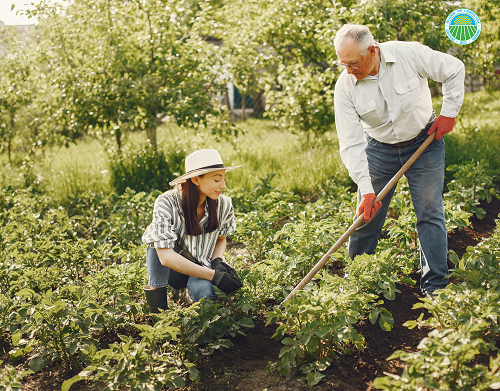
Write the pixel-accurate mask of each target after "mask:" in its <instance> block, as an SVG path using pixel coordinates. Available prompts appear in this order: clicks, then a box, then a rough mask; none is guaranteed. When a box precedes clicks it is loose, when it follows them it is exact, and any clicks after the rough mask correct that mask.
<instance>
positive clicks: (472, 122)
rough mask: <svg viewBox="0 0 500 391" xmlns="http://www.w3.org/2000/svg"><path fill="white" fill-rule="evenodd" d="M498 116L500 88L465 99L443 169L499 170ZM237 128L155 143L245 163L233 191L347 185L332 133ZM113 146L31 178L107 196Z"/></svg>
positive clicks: (133, 142)
mask: <svg viewBox="0 0 500 391" xmlns="http://www.w3.org/2000/svg"><path fill="white" fill-rule="evenodd" d="M441 102H442V99H441V98H435V99H434V106H435V108H436V112H437V113H439V111H440V106H441ZM499 113H500V91H486V90H482V91H479V92H475V93H468V94H466V97H465V101H464V105H463V107H462V110H461V113H460V115H459V117H458V118H457V122H456V125H455V128H454V130H453V132H452V133H450V134H448V135H446V136H445V140H446V165H447V166H448V165H451V164H464V163H468V162H470V161H471V160H480V159H485V160H487V161H489V163H490V168H492V169H493V170H495V172H497V173H498V172H500V159H498V156H497V154H498V151H499V150H500V137H499V136H498V134H499V125H498V123H497V122H498V121H497V118H498V115H499ZM238 126H239V127H241V128H242V129H244V133H243V134H240V135H239V136H238V137H237V138H232V139H228V140H226V139H222V140H217V139H216V138H215V137H214V136H212V135H211V134H209V133H208V132H198V133H197V132H196V131H195V130H194V129H183V128H179V127H177V126H174V125H169V124H163V125H162V126H161V127H159V128H158V131H157V133H158V134H157V139H158V145H159V146H160V147H161V148H163V149H164V150H169V149H172V148H175V149H179V148H181V149H184V150H185V151H186V152H187V153H190V152H192V151H194V150H197V149H201V148H214V149H217V150H218V151H219V152H220V154H221V156H222V158H223V160H224V162H225V164H226V165H240V164H241V165H243V167H242V168H240V169H237V170H234V171H232V172H230V173H228V176H227V185H228V187H230V188H245V189H252V188H254V187H255V186H256V185H257V184H259V183H260V182H261V179H265V178H266V177H268V176H270V175H272V174H275V176H274V178H273V180H272V185H273V186H275V187H279V188H281V189H283V190H287V191H293V192H296V193H298V194H300V195H301V196H303V197H304V198H306V199H307V198H310V197H314V195H315V194H317V193H318V192H320V191H321V189H322V187H323V185H324V184H325V183H326V182H328V181H335V182H341V183H342V184H346V185H349V184H352V182H351V181H350V179H349V178H348V175H347V171H346V169H345V168H344V166H343V164H342V162H341V160H340V156H339V152H338V141H337V135H336V133H335V132H327V133H326V134H324V135H322V136H320V137H316V138H311V139H309V140H306V138H305V136H301V135H294V134H292V133H290V132H287V131H284V130H279V129H277V128H276V127H274V126H273V124H272V122H270V121H265V120H254V119H250V120H247V121H246V122H244V123H238ZM145 143H146V136H145V133H144V132H135V133H129V134H127V135H126V136H124V137H123V145H125V146H126V147H132V148H133V147H134V146H140V145H144V144H145ZM112 146H114V144H113V141H112V140H111V141H110V144H109V145H107V144H105V143H102V142H100V141H97V140H96V139H93V138H85V139H82V140H79V141H78V143H77V144H76V145H71V146H70V147H69V148H64V147H61V148H51V149H48V150H47V151H46V153H45V157H44V158H43V160H40V161H38V162H37V163H36V164H35V165H34V167H33V169H32V175H31V176H30V178H31V180H34V181H35V182H38V183H39V185H38V186H39V188H40V189H41V190H42V191H44V192H46V193H47V194H48V195H51V196H52V197H53V198H54V199H56V200H61V201H62V200H64V199H67V198H72V197H74V196H75V195H77V194H79V193H81V192H84V191H86V190H91V191H103V192H110V191H112V188H111V186H110V184H109V178H110V176H109V163H108V158H107V153H106V149H107V148H109V147H112ZM16 158H17V159H18V160H17V161H21V160H22V159H21V158H20V157H16ZM14 161H15V160H14ZM0 163H2V167H4V169H2V170H0V186H3V187H5V186H7V185H9V184H10V185H13V186H16V187H17V186H22V185H24V183H23V182H24V178H26V175H25V173H26V166H25V168H21V166H20V165H19V164H18V165H16V164H12V165H9V164H7V156H6V154H5V153H4V154H1V155H0ZM447 179H448V180H449V179H451V178H447ZM160 190H167V189H160Z"/></svg>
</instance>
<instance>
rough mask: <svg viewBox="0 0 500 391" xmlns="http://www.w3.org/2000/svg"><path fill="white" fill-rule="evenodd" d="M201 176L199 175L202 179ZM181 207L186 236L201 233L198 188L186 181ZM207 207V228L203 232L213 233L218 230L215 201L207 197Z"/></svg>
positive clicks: (183, 187) (183, 186)
mask: <svg viewBox="0 0 500 391" xmlns="http://www.w3.org/2000/svg"><path fill="white" fill-rule="evenodd" d="M202 176H203V175H200V177H202ZM181 186H182V199H181V206H182V210H183V212H184V221H185V222H186V234H188V235H192V236H197V235H201V234H202V233H203V229H202V228H201V226H200V222H199V221H198V212H197V210H198V200H199V198H200V193H199V191H198V187H197V186H196V185H195V184H194V183H193V182H192V181H191V179H188V180H187V181H186V182H184V183H183V184H182V185H181ZM206 203H207V205H208V226H207V229H206V231H205V232H213V231H215V230H216V229H217V228H219V220H218V219H217V201H216V200H212V199H211V198H210V197H207V200H206Z"/></svg>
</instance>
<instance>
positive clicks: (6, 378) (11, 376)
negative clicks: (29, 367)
mask: <svg viewBox="0 0 500 391" xmlns="http://www.w3.org/2000/svg"><path fill="white" fill-rule="evenodd" d="M1 364H3V362H1V361H0V365H1ZM4 369H5V373H4V374H3V375H2V376H1V377H0V391H21V390H22V389H23V384H22V383H21V380H22V378H23V377H24V376H26V375H29V374H32V373H33V371H24V370H21V371H17V370H16V368H13V367H11V366H10V365H5V366H4Z"/></svg>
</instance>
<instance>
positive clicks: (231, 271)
mask: <svg viewBox="0 0 500 391" xmlns="http://www.w3.org/2000/svg"><path fill="white" fill-rule="evenodd" d="M219 265H221V267H223V268H224V271H225V272H226V273H229V275H230V276H231V277H233V278H236V279H238V275H237V274H236V271H235V270H234V269H233V268H232V267H231V266H229V265H228V264H227V263H226V262H224V261H223V260H222V258H220V257H217V258H215V259H212V269H214V270H215V269H216V268H217V266H219Z"/></svg>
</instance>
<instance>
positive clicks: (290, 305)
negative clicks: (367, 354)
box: [266, 289, 373, 386]
mask: <svg viewBox="0 0 500 391" xmlns="http://www.w3.org/2000/svg"><path fill="white" fill-rule="evenodd" d="M372 300H373V297H368V298H367V297H366V296H364V295H362V294H358V293H355V292H348V293H344V294H342V293H340V294H339V293H332V292H331V291H329V290H326V289H322V290H316V291H312V292H297V293H296V294H295V295H294V296H293V297H292V298H291V299H290V301H288V302H286V303H284V306H283V309H280V308H275V309H274V310H272V311H270V312H268V313H267V314H266V316H267V319H268V322H267V324H270V323H272V322H277V321H280V322H281V325H280V326H279V327H278V328H277V329H276V332H275V334H274V337H275V338H277V339H278V340H282V343H283V344H284V345H285V346H284V347H283V348H282V349H281V351H280V354H279V357H280V360H279V361H278V363H277V366H278V369H279V371H280V374H281V375H285V374H287V373H288V372H290V370H291V369H292V367H296V366H299V367H300V369H301V371H302V372H303V373H304V374H305V375H306V378H307V381H308V384H309V385H310V386H313V385H314V384H316V383H318V382H319V381H320V380H321V379H322V378H323V377H324V375H322V374H321V373H320V372H322V371H324V370H325V369H326V368H328V367H329V366H330V364H331V363H332V360H333V359H335V357H336V356H337V354H338V353H345V352H348V351H349V349H350V348H351V347H355V348H358V349H361V348H363V346H364V338H363V337H362V336H361V335H359V334H358V333H357V331H356V329H355V328H354V324H355V323H356V322H357V321H358V320H359V318H360V316H361V312H363V311H365V310H366V309H367V307H368V302H369V301H372ZM287 335H293V337H289V336H287Z"/></svg>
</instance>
